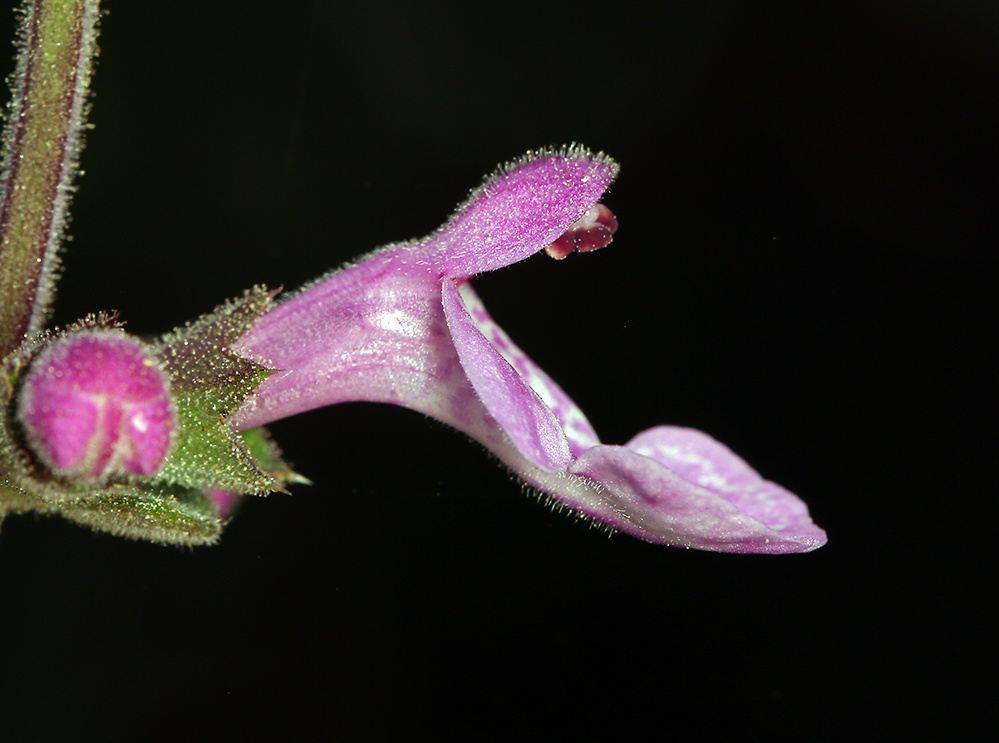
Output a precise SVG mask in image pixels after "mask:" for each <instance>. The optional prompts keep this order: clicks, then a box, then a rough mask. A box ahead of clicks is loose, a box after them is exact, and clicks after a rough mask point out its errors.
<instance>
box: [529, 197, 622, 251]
mask: <svg viewBox="0 0 999 743" xmlns="http://www.w3.org/2000/svg"><path fill="white" fill-rule="evenodd" d="M616 231H617V218H616V217H615V216H614V214H613V213H612V212H611V210H610V209H608V208H607V207H606V206H604V205H603V204H594V205H593V206H591V207H590V209H589V211H587V212H586V214H584V215H583V216H582V217H580V218H579V219H577V220H576V221H575V222H573V223H572V226H570V227H569V229H568V230H566V231H565V233H564V234H563V235H562V236H561V237H560V238H558V239H557V240H556V241H555V242H553V243H552V244H551V245H549V246H548V247H546V248H545V252H546V253H548V255H550V256H551V257H552V258H554V259H555V260H557V261H560V260H562V259H563V258H566V257H567V256H568V255H569V253H571V252H572V251H574V250H578V251H579V252H580V253H588V252H590V251H591V250H596V249H597V248H603V247H606V246H607V245H609V244H610V241H611V239H612V238H613V236H614V233H615V232H616Z"/></svg>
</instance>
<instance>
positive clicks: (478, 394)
mask: <svg viewBox="0 0 999 743" xmlns="http://www.w3.org/2000/svg"><path fill="white" fill-rule="evenodd" d="M617 170H618V168H617V165H616V164H615V163H614V161H613V160H611V159H610V158H608V157H606V156H604V155H603V154H593V153H591V152H589V151H588V150H585V149H583V148H579V147H569V148H564V149H561V150H557V151H556V150H548V151H543V152H536V153H529V154H528V155H526V156H525V157H524V158H522V159H521V160H519V161H516V162H514V163H511V164H510V165H507V166H506V167H505V168H503V169H501V170H500V171H499V172H498V173H496V174H494V175H493V176H491V177H489V178H487V179H486V181H485V182H484V184H483V185H482V186H481V187H479V188H478V189H476V190H474V191H473V192H472V193H471V195H470V196H469V198H468V199H467V200H466V201H465V203H464V204H462V205H461V206H460V207H459V208H458V210H457V211H456V212H455V214H454V215H453V216H452V217H451V219H450V220H449V221H448V222H447V223H446V224H445V225H444V226H443V227H441V228H440V229H439V230H438V231H437V232H435V233H434V234H432V235H430V236H428V237H426V238H424V239H422V240H419V241H416V242H411V243H404V244H395V245H389V246H387V247H385V248H382V249H380V250H377V251H375V252H373V253H371V254H369V255H368V256H366V257H364V258H363V259H361V260H360V261H358V262H357V263H355V264H353V265H351V266H348V267H346V268H343V269H341V270H339V271H336V272H334V273H332V274H330V275H328V276H326V277H324V278H322V279H320V280H319V281H317V282H315V283H314V284H312V285H310V286H308V287H306V288H305V289H304V290H302V291H300V292H299V293H297V294H295V295H294V296H292V297H291V298H289V299H287V300H285V301H284V302H283V303H282V304H280V305H278V306H277V307H276V308H275V309H273V310H271V311H269V312H268V313H267V314H265V315H264V316H263V317H262V318H261V319H260V320H259V321H257V322H256V324H255V325H254V326H253V327H252V328H251V329H250V330H249V332H248V333H247V334H246V335H244V336H243V338H242V339H241V340H240V341H239V343H238V345H237V350H238V351H239V352H240V353H243V354H246V355H248V356H251V357H254V358H256V359H259V360H260V361H261V362H263V363H265V364H266V365H268V366H269V367H271V368H275V369H278V370H281V371H279V372H278V373H275V374H273V375H272V376H270V377H269V378H268V379H267V380H266V381H264V382H263V384H262V385H261V386H260V388H259V389H258V391H257V394H256V396H255V397H253V398H252V399H250V400H249V401H247V403H245V404H244V406H243V407H242V409H241V410H240V411H239V412H238V413H237V416H236V419H235V420H236V423H237V425H238V426H239V427H240V428H243V429H247V428H253V427H256V426H262V425H265V424H267V423H269V422H272V421H274V420H277V419H280V418H285V417H288V416H291V415H294V414H296V413H300V412H304V411H307V410H312V409H314V408H318V407H321V406H324V405H332V404H334V403H339V402H349V401H365V400H366V401H376V402H386V403H392V404H395V405H402V406H405V407H407V408H411V409H413V410H416V411H419V412H421V413H424V414H426V415H429V416H432V417H434V418H436V419H438V420H440V421H442V422H444V423H447V424H448V425H450V426H453V427H454V428H456V429H458V430H459V431H462V432H464V433H465V434H467V435H468V436H470V437H472V438H473V439H475V440H476V441H478V442H480V443H481V444H482V445H483V446H485V447H486V448H487V449H489V450H490V451H491V452H492V453H493V454H495V455H496V457H498V458H499V459H500V460H501V461H502V462H503V463H504V464H505V465H506V466H507V467H509V468H510V469H511V470H512V471H513V472H515V473H516V474H517V475H518V476H519V477H521V478H522V479H523V480H524V482H526V483H527V484H528V485H530V486H531V487H533V488H536V489H537V490H539V491H541V492H544V493H546V494H548V495H549V496H551V497H552V498H554V499H556V500H557V501H559V502H560V503H562V504H564V505H566V506H568V507H569V508H571V509H573V510H574V511H576V512H578V513H581V514H584V515H585V516H587V517H590V518H592V519H595V520H597V521H599V522H602V523H604V524H606V525H608V526H610V527H612V528H614V529H618V530H621V531H624V532H627V533H629V534H632V535H634V536H637V537H639V538H641V539H645V540H648V541H650V542H656V543H660V544H668V545H673V546H679V547H690V548H696V549H703V550H713V551H719V552H735V553H771V554H780V553H791V552H807V551H810V550H813V549H816V548H817V547H820V546H822V545H823V544H824V543H825V541H826V536H825V532H823V531H822V529H820V528H819V527H817V526H816V525H815V524H814V523H812V520H811V518H810V517H809V515H808V509H807V507H806V506H805V504H804V503H803V502H802V501H801V500H800V499H799V498H798V497H797V496H795V495H793V494H792V493H790V492H788V491H787V490H785V489H784V488H782V487H780V486H779V485H776V484H775V483H772V482H768V481H766V480H764V479H763V478H762V477H761V476H760V475H758V474H757V473H756V472H755V471H754V470H753V469H752V468H750V467H749V465H747V464H746V463H745V462H744V461H743V460H742V459H740V458H739V457H738V456H736V455H735V454H733V453H732V452H731V451H730V450H729V449H728V448H726V447H725V446H724V445H722V444H720V443H718V442H717V441H715V440H714V439H712V438H711V437H710V436H708V435H707V434H704V433H701V432H700V431H696V430H692V429H687V428H677V427H672V426H660V427H656V428H652V429H649V430H647V431H643V432H642V433H639V434H638V435H637V436H635V437H634V438H633V439H632V440H631V441H629V442H628V443H627V444H625V445H623V446H618V445H611V444H603V443H601V442H600V440H599V438H598V437H597V434H596V432H595V431H594V430H593V427H592V426H591V425H590V423H589V422H588V421H587V419H586V416H585V415H584V414H583V412H582V411H581V410H580V409H579V407H578V406H577V405H576V404H575V403H574V402H573V400H572V399H571V398H570V397H569V396H568V395H567V394H566V393H565V392H564V391H563V390H562V389H561V388H560V387H559V386H558V385H557V384H556V383H555V382H554V381H553V380H552V379H551V378H550V377H549V376H548V375H547V374H545V372H544V371H542V370H541V369H540V368H539V367H538V366H537V365H536V364H535V363H534V362H533V361H532V360H531V359H530V357H528V356H527V355H526V354H525V353H524V352H523V351H522V350H521V349H520V348H518V347H517V345H516V344H514V342H513V341H512V340H511V339H510V338H509V336H507V334H506V333H505V332H504V331H503V330H502V329H501V328H500V327H499V326H498V325H497V324H496V323H495V322H494V321H493V320H492V318H491V317H490V316H489V313H488V312H487V311H486V309H485V307H484V306H483V304H482V302H481V301H480V300H479V298H478V296H477V295H476V294H475V292H474V290H473V289H472V286H471V284H470V283H469V281H468V279H469V277H471V276H473V275H475V274H478V273H482V272H485V271H492V270H494V269H497V268H501V267H503V266H507V265H510V264H512V263H516V262H517V261H521V260H524V259H525V258H527V257H529V256H531V255H533V254H534V253H536V252H538V251H540V250H546V251H547V252H548V253H549V254H550V255H552V256H553V257H556V258H564V257H565V256H566V255H568V253H570V252H572V251H573V250H574V249H578V250H580V251H588V250H592V249H594V248H598V247H602V246H603V245H606V244H607V243H608V242H609V241H610V237H611V234H612V233H613V231H614V229H615V228H616V226H617V222H616V220H615V218H614V217H613V215H612V214H611V213H610V210H609V209H607V208H606V207H605V206H603V205H602V204H599V203H598V202H599V199H600V197H601V196H602V194H603V193H604V191H605V190H606V189H607V187H608V186H609V185H610V183H611V181H612V180H613V179H614V177H615V176H616V174H617Z"/></svg>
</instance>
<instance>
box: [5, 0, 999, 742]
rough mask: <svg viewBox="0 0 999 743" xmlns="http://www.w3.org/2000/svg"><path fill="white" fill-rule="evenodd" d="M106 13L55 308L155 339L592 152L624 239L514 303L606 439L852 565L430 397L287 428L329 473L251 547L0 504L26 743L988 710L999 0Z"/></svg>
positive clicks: (250, 7)
mask: <svg viewBox="0 0 999 743" xmlns="http://www.w3.org/2000/svg"><path fill="white" fill-rule="evenodd" d="M108 8H109V10H110V11H111V12H110V15H108V16H107V17H106V18H105V20H104V22H103V33H102V36H101V55H100V63H99V68H98V71H97V77H96V84H95V91H96V95H95V98H94V110H93V115H92V118H91V120H92V122H93V123H94V124H95V126H96V128H95V129H94V130H93V132H92V133H91V134H90V135H89V138H88V144H87V150H86V152H85V154H84V157H83V167H84V169H85V171H86V173H85V175H84V177H83V178H82V179H81V180H80V184H79V185H80V191H79V193H78V196H77V197H76V199H75V203H74V206H73V214H74V221H73V225H72V230H71V231H72V234H73V238H74V239H73V242H72V243H71V245H70V249H69V250H68V252H67V253H66V257H65V278H64V279H63V281H62V283H61V285H60V295H59V299H58V303H57V306H56V317H55V321H56V322H57V323H65V322H69V321H71V320H73V319H75V318H76V317H78V316H80V315H83V314H85V313H87V312H90V311H95V310H99V309H110V308H115V309H118V310H120V311H121V313H122V316H123V317H124V318H125V319H126V320H128V322H129V327H130V328H131V329H132V330H133V331H134V332H137V333H150V334H153V333H160V332H163V331H166V330H169V329H170V328H171V327H173V326H175V325H177V324H180V323H182V322H183V321H185V320H187V319H190V318H192V317H193V316H195V315H197V314H200V313H202V312H205V311H208V310H210V309H211V308H212V307H213V306H215V305H216V304H217V303H218V302H220V301H222V300H223V299H225V298H227V297H231V296H235V295H237V294H239V293H240V291H241V290H242V289H243V288H245V287H247V286H250V285H252V284H254V283H260V282H264V283H267V284H268V285H271V286H278V285H284V286H285V287H287V288H293V287H295V286H297V285H298V284H300V283H302V282H304V281H306V280H308V279H310V278H312V277H313V276H315V275H317V274H319V273H321V272H323V271H325V270H326V269H328V268H330V267H332V266H335V265H337V264H339V263H340V262H342V261H344V260H347V259H349V258H351V257H352V256H354V255H357V254H358V253H361V252H365V251H367V250H369V249H371V248H373V247H375V246H377V245H379V244H384V243H386V242H390V241H396V240H401V239H406V238H411V237H417V236H420V235H423V234H426V233H428V232H430V231H431V230H433V229H434V228H435V227H437V226H438V225H439V224H440V223H441V222H442V221H443V220H444V218H445V217H446V216H447V215H448V214H449V213H450V211H451V209H452V208H453V206H454V205H455V204H456V203H458V202H459V201H460V200H462V198H463V197H464V195H465V193H466V191H467V189H469V188H471V187H472V186H475V185H477V184H478V183H479V180H480V178H481V176H482V175H483V174H484V173H486V172H488V171H490V170H491V169H492V168H493V167H494V166H495V165H496V164H497V163H498V162H500V161H502V160H507V159H511V158H513V157H516V156H518V155H519V154H521V153H523V152H525V151H526V150H528V149H532V148H537V147H540V146H543V145H546V144H563V143H568V142H570V141H578V142H582V143H584V144H586V145H587V146H590V147H592V148H594V149H602V150H605V151H607V152H608V153H610V154H611V155H612V156H614V157H615V158H616V159H618V161H619V162H620V163H621V164H622V172H621V176H620V178H619V180H618V182H617V183H616V184H615V185H614V186H613V187H612V190H611V192H610V193H609V194H608V195H607V196H606V198H605V199H604V201H605V202H606V203H607V204H608V205H609V206H610V207H611V209H613V210H614V212H615V213H616V214H617V216H618V218H619V219H620V222H621V227H620V230H619V232H618V236H617V238H616V239H615V242H614V244H613V246H612V247H611V248H609V249H607V250H605V251H601V252H599V253H596V254H592V255H587V256H572V257H571V258H570V259H569V260H567V261H565V262H562V263H555V262H554V261H550V260H548V259H547V258H545V257H544V256H536V257H535V258H533V259H531V260H529V261H526V262H524V263H522V264H519V265H516V266H513V267H510V268H507V269H504V270H501V271H497V272H495V273H493V274H490V275H488V276H483V277H481V278H480V279H478V280H476V286H477V288H478V289H479V292H480V294H481V295H482V297H483V299H484V300H485V302H486V304H487V306H488V307H489V308H490V310H491V311H492V313H493V315H494V317H495V318H496V319H497V320H498V321H499V322H500V323H501V324H502V325H503V326H504V327H505V329H506V330H507V331H508V332H509V333H510V334H511V336H513V337H514V338H515V339H516V340H517V341H518V343H519V344H520V345H521V346H522V347H523V348H524V349H525V350H526V351H527V352H528V353H530V354H531V355H532V356H533V357H534V359H535V360H537V361H538V362H539V363H540V364H541V365H542V367H544V368H545V369H546V370H547V371H548V372H549V373H550V374H551V375H552V376H553V377H554V378H555V379H556V380H558V381H559V382H560V384H561V385H562V386H563V387H564V388H565V389H566V390H567V391H568V392H569V393H570V394H571V395H573V396H574V398H575V399H576V400H577V402H579V404H580V405H581V407H582V408H583V409H584V410H585V411H586V412H587V414H588V415H589V417H590V420H591V421H592V422H593V424H594V426H595V427H596V429H597V431H598V432H599V433H600V434H601V437H602V439H603V440H604V441H607V442H609V443H622V442H624V441H626V440H628V439H629V438H631V436H633V435H634V434H635V433H637V432H638V431H640V430H643V429H645V428H648V427H650V426H653V425H656V424H660V423H673V424H679V425H686V426H692V427H696V428H700V429H702V430H705V431H707V432H709V433H711V434H712V435H713V436H715V437H717V438H718V439H719V440H721V441H723V442H725V443H726V444H728V445H729V446H731V447H732V448H733V449H734V450H735V451H736V452H738V453H739V454H741V455H742V456H744V457H745V458H746V459H747V460H748V461H749V462H750V464H752V465H753V466H754V467H755V468H757V469H758V470H759V471H760V472H762V473H763V474H764V476H766V477H768V478H770V479H773V480H776V481H777V482H780V483H781V484H783V485H785V486H786V487H788V488H790V489H791V490H793V491H795V492H796V493H798V494H800V495H801V496H802V497H803V498H804V499H805V500H806V502H807V503H808V504H809V506H810V508H811V510H812V514H813V516H814V518H815V520H816V521H817V522H818V523H819V524H820V525H821V526H823V527H824V528H825V529H826V530H827V531H828V533H829V536H830V541H829V544H828V545H827V546H826V547H824V548H822V549H821V550H819V551H817V552H814V553H811V554H808V555H799V556H788V557H764V556H733V555H718V554H710V553H700V552H694V551H682V550H676V549H670V548H664V547H656V546H652V545H648V544H645V543H642V542H639V541H637V540H634V539H632V538H630V537H626V536H620V535H619V536H614V537H612V538H610V539H608V537H607V536H606V534H604V533H603V532H601V531H599V530H595V529H589V528H587V527H586V526H585V525H583V524H577V523H575V522H573V521H572V520H570V519H568V518H566V517H564V516H562V515H559V514H553V513H552V512H551V511H549V510H547V509H545V508H543V507H542V506H541V505H539V504H537V503H536V502H534V501H533V500H531V499H528V498H525V497H524V496H523V495H521V493H520V490H519V487H518V486H517V484H516V483H515V482H513V481H511V480H510V479H509V477H508V476H507V474H506V473H505V472H503V471H502V470H501V469H499V468H498V467H497V466H496V465H495V463H494V462H493V461H491V460H490V459H489V458H488V457H487V456H486V455H485V453H484V452H483V451H481V449H480V448H479V447H478V446H477V445H474V444H471V443H469V442H467V441H466V440H465V439H463V437H461V436H460V435H458V434H456V433H454V432H453V431H451V430H449V429H447V428H445V427H444V426H441V425H439V424H437V423H435V422H433V421H428V420H425V419H424V418H422V417H421V416H419V415H417V414H414V413H412V412H410V411H407V410H403V409H397V408H391V407H388V406H377V405H374V404H361V403H357V404H351V405H344V406H339V407H336V408H329V409H325V410H320V411H315V412H312V413H309V414H306V415H303V416H299V417H298V418H296V419H291V420H287V421H282V422H279V423H278V424H275V425H274V426H273V427H272V430H273V432H274V434H275V435H276V437H277V438H278V440H279V442H280V443H281V444H282V446H283V447H284V449H285V451H286V453H287V455H288V457H289V459H291V460H292V461H293V462H295V464H296V465H297V467H298V469H299V470H300V471H302V472H303V473H304V474H306V475H308V476H309V477H310V478H312V479H313V480H314V481H315V485H314V486H312V487H297V488H295V491H294V494H293V495H292V496H290V497H289V496H282V495H275V496H271V497H269V498H267V499H257V500H254V501H252V502H249V503H247V504H246V506H245V507H244V508H243V510H242V512H241V513H240V514H239V516H238V518H236V520H235V521H234V522H233V523H232V525H231V526H230V528H229V529H228V531H227V532H226V534H225V535H224V536H223V540H222V543H221V544H220V546H218V547H215V548H207V549H197V550H193V551H190V550H177V549H172V548H165V547H158V546H154V545H149V544H144V543H133V542H127V541H124V540H119V539H115V538H112V537H109V536H105V535H95V534H93V533H91V532H88V531H86V530H84V529H81V528H78V527H76V526H73V525H71V524H68V523H63V522H60V521H58V520H55V519H35V518H32V517H12V518H9V519H8V520H7V521H6V522H4V524H3V533H2V535H0V640H2V642H3V646H2V649H0V720H2V722H0V737H2V738H3V739H4V740H8V739H9V740H11V741H15V740H16V741H22V740H34V739H37V740H43V739H44V740H59V741H126V740H182V739H198V738H205V737H206V736H214V737H217V738H220V739H232V740H236V739H252V738H259V739H282V740H284V739H290V740H308V739H330V740H376V739H396V740H399V739H412V738H417V737H430V736H442V735H455V734H457V735H460V736H461V737H467V738H474V739H500V740H536V739H546V740H558V739H568V738H570V737H576V738H578V737H584V738H585V737H588V736H595V735H604V736H610V735H615V736H620V737H624V738H629V737H634V736H636V735H638V734H639V733H641V734H643V735H648V734H655V735H656V736H657V737H661V738H663V739H678V738H679V737H681V736H684V737H686V736H694V735H696V736H697V737H698V738H701V739H707V740H712V739H724V738H731V737H733V736H736V735H738V736H740V739H741V738H742V737H754V738H755V737H777V736H779V737H781V738H785V737H799V736H808V737H816V736H819V737H822V736H826V735H828V736H829V737H834V738H838V739H844V738H845V737H846V736H851V738H852V736H854V735H870V734H872V733H873V734H881V733H889V732H890V733H891V734H892V735H893V737H894V736H901V737H905V736H907V735H908V734H909V733H911V732H913V731H924V732H930V733H933V732H939V733H943V732H944V731H947V735H948V737H949V738H950V737H952V736H953V735H954V734H955V732H957V731H960V730H961V728H962V726H965V725H969V724H971V723H973V722H975V721H976V718H978V717H979V716H980V713H984V711H985V710H984V709H982V708H980V707H979V704H983V703H984V700H985V699H986V693H987V692H989V691H990V689H989V687H988V684H989V682H990V680H991V675H992V669H993V667H994V663H993V660H994V659H993V657H992V656H991V654H990V651H988V650H987V646H988V641H987V637H988V636H989V635H990V634H991V633H990V632H989V630H991V629H992V626H993V622H991V621H990V620H991V619H993V613H992V611H991V610H987V608H986V599H987V596H988V595H990V594H994V593H995V590H994V588H995V586H994V576H995V563H994V560H993V546H992V542H993V541H994V538H995V537H994V531H995V530H994V520H993V515H992V514H993V510H994V507H993V503H994V499H995V497H996V493H995V486H994V477H992V476H988V477H987V476H986V468H987V466H989V465H994V454H993V453H992V449H991V447H989V454H990V455H991V456H990V457H989V459H988V460H986V448H987V446H986V445H987V443H988V442H989V437H988V433H991V430H990V429H989V428H986V426H987V425H988V424H990V423H991V414H990V413H989V412H988V403H987V400H988V399H989V397H988V396H987V394H986V392H985V390H986V389H987V387H986V382H988V383H989V385H988V388H991V387H992V386H993V385H992V383H993V382H994V375H993V373H992V371H991V368H990V365H991V362H992V360H993V356H994V350H993V349H994V347H995V337H994V332H995V330H994V323H993V317H994V315H993V311H992V308H993V305H994V301H995V299H994V296H993V292H991V291H990V289H991V285H992V283H993V280H992V274H991V270H990V269H987V263H986V255H987V252H989V251H991V250H994V249H995V247H996V246H997V244H999V229H997V226H996V216H997V213H999V210H997V207H999V175H997V173H999V169H997V166H999V152H997V150H999V137H997V136H996V125H997V123H999V10H997V7H996V5H995V3H991V2H971V1H970V0H966V1H951V2H947V3H937V2H919V1H916V0H907V1H906V2H901V0H900V1H898V2H887V1H881V2H840V3H831V4H825V3H794V2H788V3H779V2H705V1H700V2H693V1H690V2H672V3H670V2H666V3H662V4H661V7H659V8H657V9H650V8H649V7H648V6H647V5H646V7H644V8H643V9H639V8H638V7H637V5H636V6H633V5H631V4H629V3H610V4H606V3H605V4H595V3H587V2H582V3H577V4H574V5H572V6H567V5H565V6H563V5H555V4H540V5H539V4H537V3H528V2H517V1H514V2H506V3H501V4H493V5H490V6H489V7H487V8H482V7H479V6H473V5H471V4H468V5H466V4H460V3H447V2H441V3H429V2H416V3H412V2H385V1H379V2H369V3H366V4H365V6H364V8H365V9H363V10H362V9H360V8H359V7H356V6H352V5H351V6H342V5H340V4H337V3H334V2H308V1H306V0H294V1H292V0H286V2H283V3H281V4H275V3H264V2H257V1H256V0H244V1H243V2H240V3H222V2H211V1H210V0H198V2H191V1H187V0H174V1H173V2H169V3H167V2H154V1H152V0H147V1H146V2H141V3H139V2H119V1H117V0H116V1H114V2H110V3H108ZM11 35H12V34H11V33H10V32H8V36H11ZM990 297H992V298H990ZM990 576H992V577H991V578H990ZM989 586H992V588H989ZM987 611H988V613H987ZM987 671H988V675H987ZM4 731H6V732H4Z"/></svg>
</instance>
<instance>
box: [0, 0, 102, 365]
mask: <svg viewBox="0 0 999 743" xmlns="http://www.w3.org/2000/svg"><path fill="white" fill-rule="evenodd" d="M98 4H99V0H25V2H24V4H23V6H22V8H21V30H20V34H19V38H18V42H17V48H18V53H17V69H16V71H15V73H14V76H13V78H12V85H11V87H12V90H13V98H12V100H11V103H10V107H9V109H10V118H9V121H8V124H7V127H6V132H5V136H4V156H3V176H2V180H0V188H2V191H0V358H3V357H4V356H6V355H7V354H9V353H10V352H11V351H13V350H14V349H15V348H17V346H18V345H20V343H21V342H22V341H23V340H24V338H25V337H26V336H28V335H30V334H31V333H35V332H37V331H39V330H41V329H42V327H43V326H44V324H45V321H46V319H47V314H48V306H49V303H50V302H51V300H52V296H53V294H54V286H55V278H56V272H57V269H58V265H59V260H58V255H57V254H58V248H59V243H60V242H61V240H62V237H63V232H64V229H65V226H66V222H67V217H68V214H67V212H68V206H69V199H70V194H71V193H72V190H73V185H72V181H73V176H74V174H75V173H76V166H77V159H78V156H79V153H80V150H81V149H82V147H83V130H84V127H85V123H84V118H85V114H86V111H87V104H86V98H87V90H88V87H89V85H90V73H91V66H92V59H93V56H94V54H95V52H96V50H97V43H96V41H97V20H98V17H99V14H100V11H99V9H98Z"/></svg>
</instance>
